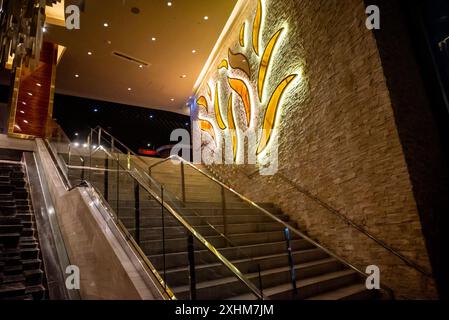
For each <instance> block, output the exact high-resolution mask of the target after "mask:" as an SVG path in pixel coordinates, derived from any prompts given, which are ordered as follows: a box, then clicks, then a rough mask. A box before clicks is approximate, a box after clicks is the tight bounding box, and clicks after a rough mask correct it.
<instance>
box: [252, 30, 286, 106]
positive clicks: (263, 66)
mask: <svg viewBox="0 0 449 320" xmlns="http://www.w3.org/2000/svg"><path fill="white" fill-rule="evenodd" d="M283 30H284V29H283V28H282V29H281V30H279V31H278V32H276V34H275V35H274V36H273V37H272V38H271V40H270V42H269V43H268V45H267V47H266V48H265V51H264V53H263V56H262V60H261V61H260V67H259V80H258V93H259V100H260V101H261V102H262V97H263V90H264V85H265V79H266V76H267V71H268V67H269V65H270V62H271V57H272V55H273V50H274V48H275V47H276V44H277V42H278V40H279V36H280V35H281V33H282V31H283Z"/></svg>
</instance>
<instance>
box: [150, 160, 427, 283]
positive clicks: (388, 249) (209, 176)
mask: <svg viewBox="0 0 449 320" xmlns="http://www.w3.org/2000/svg"><path fill="white" fill-rule="evenodd" d="M173 159H176V160H178V161H182V162H184V163H185V164H187V165H189V166H190V167H192V168H193V169H194V170H196V171H198V172H200V173H201V174H203V175H204V176H206V177H207V178H208V179H210V180H213V181H214V182H216V183H218V184H219V185H221V186H222V187H224V188H226V189H227V190H229V191H230V192H232V193H234V194H235V195H236V196H238V197H239V198H241V199H242V200H244V201H245V202H247V203H248V204H250V205H252V206H254V207H256V208H258V209H259V210H261V211H262V212H264V213H265V214H268V215H269V216H270V217H271V218H273V219H275V220H276V221H278V222H280V223H282V224H283V225H284V226H286V227H288V228H290V229H291V230H292V231H294V232H295V230H296V229H295V228H294V227H292V226H290V225H289V224H288V223H286V222H285V221H282V220H280V219H278V218H276V217H275V216H274V215H272V214H271V213H270V212H269V211H267V210H265V209H264V208H262V207H260V206H259V205H258V204H257V203H255V202H253V201H251V200H249V199H248V198H246V197H245V196H243V195H242V194H240V193H238V192H237V191H235V190H234V189H232V188H230V187H229V186H227V185H225V184H224V183H222V182H221V181H219V180H217V179H216V178H215V177H213V176H211V175H209V174H208V173H206V172H204V171H203V170H201V169H200V168H198V167H196V166H195V165H193V164H192V163H190V162H188V161H186V160H185V159H183V158H181V157H179V156H177V155H174V156H170V157H168V158H166V159H163V160H161V161H159V162H157V163H155V164H153V165H151V166H150V167H149V171H151V169H152V168H154V167H156V166H158V165H160V164H162V163H164V162H167V161H170V160H173ZM340 218H342V217H340ZM342 219H343V218H342ZM344 220H345V222H346V223H348V224H350V225H351V226H352V227H354V228H355V229H356V230H357V231H359V232H361V233H363V234H365V235H366V236H367V237H368V238H370V239H371V240H373V241H375V242H376V243H377V244H378V245H380V246H382V247H383V248H384V249H386V250H387V251H389V252H391V253H392V254H394V255H395V256H397V257H398V258H399V259H401V260H402V261H404V262H405V263H406V264H407V265H408V266H409V267H411V268H413V269H415V270H416V271H418V272H420V273H421V274H423V275H424V276H426V277H430V278H431V277H432V274H430V273H428V272H427V271H426V270H424V269H423V268H422V267H420V266H418V265H417V264H415V263H414V262H413V261H410V260H409V259H408V258H407V257H405V256H403V255H402V254H401V253H400V252H398V251H397V250H395V249H393V248H391V247H390V246H388V245H387V244H385V243H384V242H382V241H381V240H379V239H377V238H376V237H375V236H374V235H372V234H370V233H368V232H367V231H366V230H363V229H361V228H360V227H358V225H357V224H356V223H354V222H353V221H351V220H350V219H348V218H346V217H345V219H344ZM296 231H297V232H300V231H299V230H296ZM295 233H296V232H295ZM365 275H366V274H365Z"/></svg>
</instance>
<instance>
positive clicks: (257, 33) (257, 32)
mask: <svg viewBox="0 0 449 320" xmlns="http://www.w3.org/2000/svg"><path fill="white" fill-rule="evenodd" d="M261 23H262V0H258V1H257V12H256V17H255V18H254V26H253V48H254V52H255V53H256V54H257V55H259V39H260V26H261Z"/></svg>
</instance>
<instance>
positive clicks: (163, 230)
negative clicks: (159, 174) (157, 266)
mask: <svg viewBox="0 0 449 320" xmlns="http://www.w3.org/2000/svg"><path fill="white" fill-rule="evenodd" d="M161 218H162V220H161V224H162V260H163V261H162V264H163V269H164V285H165V289H167V275H166V274H167V272H166V271H167V270H166V262H165V216H164V186H161Z"/></svg>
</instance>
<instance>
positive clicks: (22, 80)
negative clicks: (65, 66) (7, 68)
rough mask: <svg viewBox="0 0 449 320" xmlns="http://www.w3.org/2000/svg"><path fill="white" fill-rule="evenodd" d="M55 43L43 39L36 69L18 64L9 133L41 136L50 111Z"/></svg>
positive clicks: (54, 68)
mask: <svg viewBox="0 0 449 320" xmlns="http://www.w3.org/2000/svg"><path fill="white" fill-rule="evenodd" d="M56 59H57V45H55V44H53V43H49V42H44V44H43V46H42V52H41V57H40V63H39V66H38V67H37V68H36V69H35V70H30V69H28V68H25V67H22V68H18V69H17V71H16V75H15V84H14V93H13V98H12V101H11V115H10V120H9V131H8V133H9V135H11V136H15V137H20V138H34V137H44V136H45V133H46V127H47V123H48V121H49V119H50V118H51V116H52V113H53V97H54V83H55V74H56Z"/></svg>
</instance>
